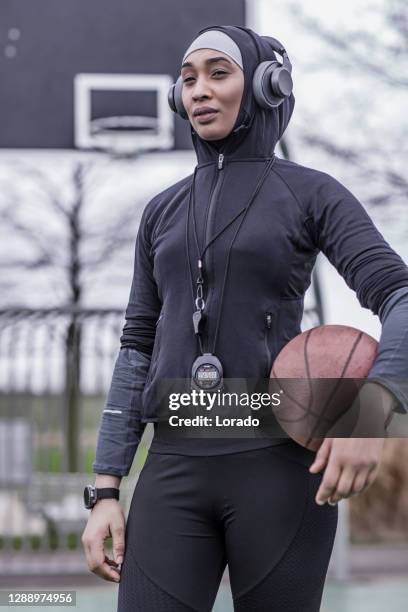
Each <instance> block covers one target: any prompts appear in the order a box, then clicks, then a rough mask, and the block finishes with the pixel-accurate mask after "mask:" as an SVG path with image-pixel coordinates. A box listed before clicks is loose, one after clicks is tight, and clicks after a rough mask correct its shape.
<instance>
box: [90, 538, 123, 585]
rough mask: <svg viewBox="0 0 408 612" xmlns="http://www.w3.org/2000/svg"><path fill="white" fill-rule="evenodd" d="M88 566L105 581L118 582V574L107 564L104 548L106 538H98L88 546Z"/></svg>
mask: <svg viewBox="0 0 408 612" xmlns="http://www.w3.org/2000/svg"><path fill="white" fill-rule="evenodd" d="M88 547H89V549H88V559H89V560H88V566H89V569H90V570H91V572H93V573H94V574H96V575H98V576H100V577H101V578H103V579H104V580H113V581H115V582H118V573H117V572H116V571H114V570H113V568H111V567H110V566H109V564H108V563H107V562H106V559H107V558H108V557H107V555H106V553H105V548H104V537H103V536H101V535H100V536H97V537H95V538H94V539H93V540H92V541H91V542H90V543H89V544H88Z"/></svg>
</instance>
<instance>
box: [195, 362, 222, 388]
mask: <svg viewBox="0 0 408 612" xmlns="http://www.w3.org/2000/svg"><path fill="white" fill-rule="evenodd" d="M220 379H221V376H220V373H219V371H218V368H217V367H216V366H215V365H213V364H212V363H203V364H201V365H200V366H199V367H198V368H197V370H196V372H195V376H194V380H195V382H196V384H197V385H198V386H199V387H200V388H201V389H212V388H213V387H215V386H217V385H218V384H219V382H220Z"/></svg>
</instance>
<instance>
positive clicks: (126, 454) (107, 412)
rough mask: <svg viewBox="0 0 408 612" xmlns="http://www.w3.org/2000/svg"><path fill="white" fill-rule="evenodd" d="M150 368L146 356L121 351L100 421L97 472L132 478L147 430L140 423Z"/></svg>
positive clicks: (126, 350)
mask: <svg viewBox="0 0 408 612" xmlns="http://www.w3.org/2000/svg"><path fill="white" fill-rule="evenodd" d="M149 365H150V358H149V357H147V356H146V355H145V354H144V353H142V352H140V351H137V350H135V349H131V348H121V349H120V351H119V355H118V357H117V359H116V363H115V367H114V370H113V376H112V382H111V386H110V389H109V393H108V399H107V402H106V407H105V409H104V411H103V413H102V417H101V421H100V426H99V434H98V441H97V446H96V458H95V462H94V463H93V466H92V470H93V472H95V473H97V474H113V475H115V476H127V475H128V474H129V471H130V468H131V467H132V463H133V459H134V456H135V453H136V450H137V447H138V445H139V442H140V440H141V438H142V435H143V431H144V429H145V427H146V423H142V422H141V420H140V406H141V394H142V391H143V388H144V383H145V380H146V376H147V372H148V370H149Z"/></svg>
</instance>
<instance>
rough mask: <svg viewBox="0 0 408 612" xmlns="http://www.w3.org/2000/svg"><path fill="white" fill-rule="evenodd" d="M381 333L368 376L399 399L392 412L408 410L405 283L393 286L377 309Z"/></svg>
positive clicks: (407, 314)
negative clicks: (397, 286)
mask: <svg viewBox="0 0 408 612" xmlns="http://www.w3.org/2000/svg"><path fill="white" fill-rule="evenodd" d="M379 317H380V320H381V325H382V328H381V336H380V341H379V344H378V352H377V357H376V360H375V362H374V364H373V366H372V368H371V370H370V372H369V373H368V376H367V378H368V379H369V380H371V381H372V382H378V383H380V384H382V385H383V386H384V387H387V388H388V389H389V390H390V391H391V392H392V393H393V394H394V396H395V397H396V399H397V400H398V402H399V403H398V405H397V406H396V407H395V408H394V411H395V412H399V413H402V414H404V413H406V412H408V286H407V287H402V288H401V289H396V290H395V291H393V292H392V293H391V295H389V296H388V298H387V299H386V300H385V302H384V303H383V304H382V306H381V308H380V312H379Z"/></svg>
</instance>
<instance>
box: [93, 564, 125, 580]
mask: <svg viewBox="0 0 408 612" xmlns="http://www.w3.org/2000/svg"><path fill="white" fill-rule="evenodd" d="M91 571H92V572H93V573H94V574H96V575H97V576H99V577H100V578H103V579H104V580H108V581H109V582H119V581H120V575H119V571H118V570H117V569H114V568H113V567H111V566H110V565H109V563H108V562H107V561H104V562H103V563H101V564H100V565H98V566H97V567H95V568H94V569H93V570H91Z"/></svg>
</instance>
